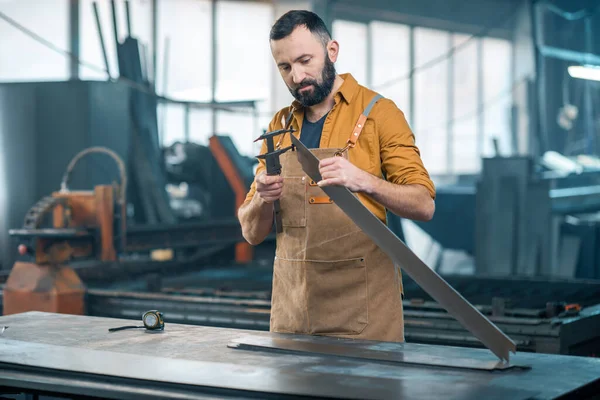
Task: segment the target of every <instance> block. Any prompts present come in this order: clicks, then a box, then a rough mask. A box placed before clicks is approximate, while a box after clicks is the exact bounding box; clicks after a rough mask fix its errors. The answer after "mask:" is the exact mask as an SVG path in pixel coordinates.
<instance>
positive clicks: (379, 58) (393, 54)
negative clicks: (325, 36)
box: [369, 21, 411, 122]
mask: <svg viewBox="0 0 600 400" xmlns="http://www.w3.org/2000/svg"><path fill="white" fill-rule="evenodd" d="M369 29H370V30H371V34H370V39H371V40H370V43H371V57H370V63H371V65H370V71H371V79H370V82H369V85H370V86H371V87H372V88H373V90H375V91H377V92H379V93H381V95H382V96H385V97H386V98H388V99H391V100H393V101H394V102H395V103H396V105H397V106H398V108H400V109H401V110H402V112H404V115H405V117H406V119H407V120H408V121H409V122H410V115H411V114H410V113H411V110H410V77H409V76H408V74H409V72H410V28H409V27H408V26H406V25H399V24H391V23H385V22H378V21H376V22H372V23H371V24H370V26H369Z"/></svg>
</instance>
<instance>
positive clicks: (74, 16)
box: [69, 0, 80, 80]
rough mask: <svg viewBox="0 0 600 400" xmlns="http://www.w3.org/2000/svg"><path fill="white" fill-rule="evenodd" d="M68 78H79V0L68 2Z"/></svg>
mask: <svg viewBox="0 0 600 400" xmlns="http://www.w3.org/2000/svg"><path fill="white" fill-rule="evenodd" d="M69 38H70V52H71V59H70V62H69V70H70V79H72V80H78V79H79V55H80V54H79V47H80V46H79V38H80V35H79V0H71V1H70V2H69Z"/></svg>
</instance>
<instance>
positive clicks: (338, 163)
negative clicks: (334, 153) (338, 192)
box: [318, 157, 373, 192]
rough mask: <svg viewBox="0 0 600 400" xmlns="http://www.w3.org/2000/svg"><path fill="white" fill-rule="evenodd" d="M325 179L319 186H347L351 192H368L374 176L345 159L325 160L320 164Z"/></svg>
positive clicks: (331, 158) (332, 158)
mask: <svg viewBox="0 0 600 400" xmlns="http://www.w3.org/2000/svg"><path fill="white" fill-rule="evenodd" d="M319 172H320V173H321V177H322V178H323V179H322V180H321V181H320V182H318V185H319V186H320V187H323V186H335V185H338V186H345V187H347V188H348V190H350V191H351V192H368V188H369V187H370V183H371V182H372V179H373V176H372V175H371V174H369V173H368V172H366V171H363V170H362V169H360V168H358V167H357V166H355V165H354V164H352V163H351V162H350V161H348V160H347V159H345V158H343V157H330V158H324V159H323V160H321V161H320V162H319Z"/></svg>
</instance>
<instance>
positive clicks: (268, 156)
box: [255, 128, 295, 233]
mask: <svg viewBox="0 0 600 400" xmlns="http://www.w3.org/2000/svg"><path fill="white" fill-rule="evenodd" d="M293 132H295V130H294V129H291V128H290V129H279V130H277V131H272V132H266V133H264V134H262V135H261V136H260V137H258V138H257V139H256V140H255V142H258V141H259V140H263V139H264V140H266V141H267V152H266V153H265V154H260V155H258V156H256V158H260V159H264V160H265V162H266V164H267V175H270V176H273V175H279V174H281V162H280V161H279V156H280V155H282V154H283V153H285V152H286V151H288V150H291V149H292V148H293V147H294V146H293V145H292V146H288V147H284V148H283V149H281V148H278V149H275V143H274V141H273V138H274V137H275V136H279V135H283V134H285V133H293ZM290 136H294V135H290ZM273 213H274V214H275V215H274V220H275V231H276V232H277V233H281V232H282V231H283V226H282V222H281V204H280V202H279V200H275V203H274V204H273Z"/></svg>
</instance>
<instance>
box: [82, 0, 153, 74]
mask: <svg viewBox="0 0 600 400" xmlns="http://www.w3.org/2000/svg"><path fill="white" fill-rule="evenodd" d="M94 1H95V0H80V3H79V35H80V36H79V41H80V42H79V47H80V50H79V51H80V59H81V60H82V64H81V65H80V67H79V77H80V78H81V79H83V80H105V79H107V78H108V74H107V73H106V66H105V63H104V57H103V55H102V46H101V43H100V37H99V34H98V28H97V26H96V18H95V16H94V9H93V6H92V4H93V3H94ZM96 3H97V4H98V14H99V15H98V16H99V18H100V27H101V29H102V36H103V39H104V45H105V47H106V57H107V59H108V65H109V68H110V72H111V76H112V77H113V78H116V77H117V76H118V72H119V69H118V60H117V50H116V43H115V32H114V28H113V22H112V21H113V19H112V8H111V6H110V2H108V1H96ZM115 4H116V7H115V10H116V19H117V30H118V39H119V42H120V43H122V42H123V41H124V40H125V38H126V37H127V36H128V27H127V17H126V11H125V10H126V9H125V3H124V2H120V1H118V2H115ZM129 4H130V21H131V36H132V37H133V38H135V39H137V40H138V41H139V43H140V45H141V46H140V48H141V49H142V50H141V54H140V55H141V57H142V63H143V64H142V65H147V66H148V68H147V73H148V75H149V77H150V78H152V77H153V76H154V75H153V71H152V53H153V49H152V4H151V2H149V1H147V0H134V1H130V2H129Z"/></svg>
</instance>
